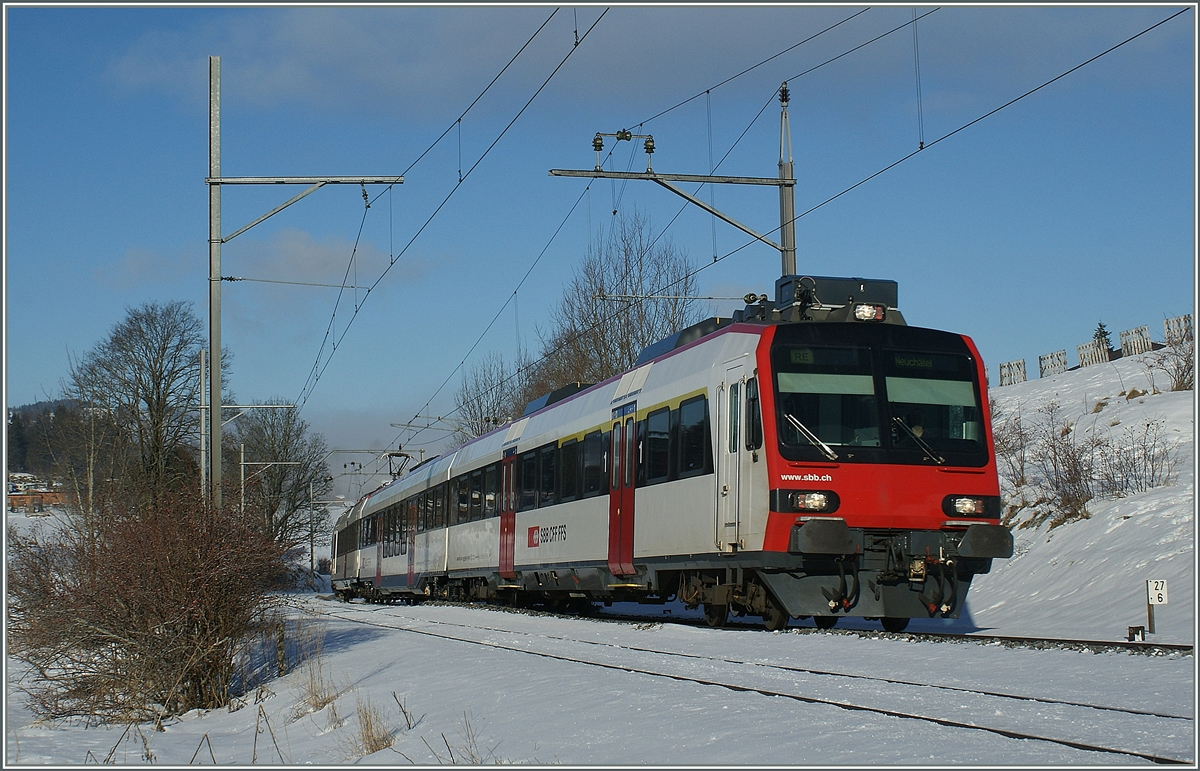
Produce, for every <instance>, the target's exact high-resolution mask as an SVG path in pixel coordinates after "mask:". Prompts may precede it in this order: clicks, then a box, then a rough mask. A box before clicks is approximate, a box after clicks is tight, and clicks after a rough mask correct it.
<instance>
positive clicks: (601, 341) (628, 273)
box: [539, 212, 701, 388]
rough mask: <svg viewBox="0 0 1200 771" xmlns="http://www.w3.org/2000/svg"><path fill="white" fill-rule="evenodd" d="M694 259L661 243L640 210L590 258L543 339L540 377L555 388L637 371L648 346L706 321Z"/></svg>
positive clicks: (554, 312) (577, 273)
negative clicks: (697, 295) (697, 296)
mask: <svg viewBox="0 0 1200 771" xmlns="http://www.w3.org/2000/svg"><path fill="white" fill-rule="evenodd" d="M691 269H692V266H691V263H690V262H689V260H688V258H687V255H686V254H685V253H683V252H681V251H680V250H678V249H677V248H676V247H675V246H674V245H672V244H671V243H670V242H669V241H662V240H658V239H655V238H654V232H653V229H652V228H651V225H650V220H649V219H648V218H646V217H644V216H643V215H641V214H639V213H637V212H634V213H633V214H631V215H630V216H628V217H624V218H621V219H619V220H618V221H617V223H616V226H615V227H614V228H613V229H612V230H611V231H610V233H609V236H608V238H606V239H604V240H602V241H599V242H598V243H597V244H596V246H595V248H594V249H593V250H592V252H591V253H590V254H589V255H588V256H587V257H586V258H585V259H584V261H583V262H582V263H581V264H580V266H579V268H578V269H577V270H576V271H575V275H574V277H573V278H572V280H571V282H570V283H569V284H568V285H567V286H566V288H565V289H564V291H563V296H562V298H561V299H560V300H559V302H558V305H557V306H556V307H555V308H554V309H553V310H552V311H551V312H550V318H551V320H552V322H553V326H552V327H551V328H550V330H548V332H547V333H545V334H539V337H540V338H541V343H542V353H543V355H544V357H545V358H544V359H543V362H542V367H541V372H540V379H542V380H544V381H545V383H546V384H547V385H550V386H551V388H557V387H559V386H562V385H566V384H567V383H571V382H584V383H597V382H599V381H601V380H604V379H606V378H609V377H612V376H613V375H616V374H618V373H620V372H623V371H625V370H627V369H629V368H630V367H632V366H633V363H634V361H635V360H636V359H637V356H638V354H639V353H641V351H642V349H643V348H645V347H646V346H647V345H650V344H651V343H654V342H657V341H659V340H661V339H663V338H664V337H667V336H668V335H671V334H673V333H675V332H677V331H679V330H680V329H683V328H684V327H686V326H688V325H690V324H693V323H695V322H697V321H699V320H700V317H701V309H700V307H699V303H697V301H696V300H694V299H690V298H691V296H692V295H694V294H695V290H696V279H695V277H694V276H693V275H692V272H691Z"/></svg>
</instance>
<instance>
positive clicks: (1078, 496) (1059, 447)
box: [1031, 401, 1103, 527]
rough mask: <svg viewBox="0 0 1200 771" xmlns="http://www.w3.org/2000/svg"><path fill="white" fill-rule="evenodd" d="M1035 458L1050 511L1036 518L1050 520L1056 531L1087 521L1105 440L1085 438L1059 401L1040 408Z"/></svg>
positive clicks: (1091, 437) (1035, 441)
mask: <svg viewBox="0 0 1200 771" xmlns="http://www.w3.org/2000/svg"><path fill="white" fill-rule="evenodd" d="M1038 415H1039V421H1038V423H1037V425H1036V426H1035V428H1034V444H1033V447H1032V452H1031V458H1032V460H1033V462H1034V463H1035V464H1036V465H1037V468H1038V470H1039V471H1040V472H1041V477H1042V486H1043V488H1044V491H1045V494H1046V497H1047V498H1048V499H1049V502H1050V504H1051V505H1050V508H1049V509H1048V510H1043V512H1042V513H1041V514H1039V515H1037V516H1036V517H1035V519H1037V522H1036V523H1035V524H1040V523H1041V521H1045V520H1046V519H1050V524H1051V526H1052V527H1054V526H1057V525H1061V524H1064V523H1066V522H1070V521H1073V520H1076V519H1087V517H1088V516H1089V515H1088V510H1087V503H1088V501H1090V500H1091V499H1092V498H1094V497H1095V491H1094V489H1093V483H1094V473H1093V469H1094V465H1095V460H1096V451H1097V449H1098V447H1099V445H1100V444H1102V442H1103V440H1100V439H1098V438H1097V437H1095V436H1089V437H1083V436H1080V435H1079V432H1078V431H1076V430H1075V427H1074V426H1072V425H1071V423H1070V422H1069V421H1067V420H1066V419H1065V418H1064V417H1063V414H1062V407H1061V405H1060V404H1059V403H1058V402H1057V401H1051V402H1048V403H1047V404H1044V405H1042V406H1041V407H1039V408H1038Z"/></svg>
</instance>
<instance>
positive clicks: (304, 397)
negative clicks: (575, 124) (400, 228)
mask: <svg viewBox="0 0 1200 771" xmlns="http://www.w3.org/2000/svg"><path fill="white" fill-rule="evenodd" d="M607 13H608V9H607V8H605V9H604V11H603V12H602V13H601V14H600V16H599V17H597V19H596V20H595V21H594V22H592V26H590V27H588V29H587V30H586V31H585V32H584V33H583V36H582V37H581V38H580V42H581V43H582V42H583V40H585V39H586V38H587V36H588V35H590V34H591V32H592V30H594V29H595V28H596V26H597V25H598V24H599V23H600V21H601V20H602V19H603V18H604V16H605V15H606V14H607ZM551 16H553V14H551ZM548 22H549V19H547V23H548ZM544 26H545V24H543V27H544ZM540 29H541V28H539V31H540ZM534 34H535V36H536V34H537V33H534ZM531 40H532V38H531ZM526 45H528V43H526ZM577 49H578V46H572V48H571V50H570V51H568V52H567V55H566V56H564V57H563V58H562V60H561V61H560V62H559V63H558V65H557V66H555V68H554V70H553V71H552V72H551V73H550V74H549V75H548V76H547V77H546V79H545V81H543V82H542V84H541V85H540V86H538V89H537V90H536V91H535V92H534V93H533V95H532V96H531V97H529V99H528V100H527V101H526V102H525V104H524V105H522V107H521V109H520V110H518V111H517V114H516V115H514V116H513V118H512V120H511V121H509V123H508V124H507V125H506V126H505V127H504V129H503V130H501V132H500V133H499V135H498V136H497V137H496V138H495V139H494V140H493V141H492V143H491V144H490V145H488V147H487V149H485V150H484V151H483V153H482V154H481V155H480V156H479V158H478V159H476V161H475V163H474V164H472V165H471V167H470V168H469V169H467V171H466V173H465V174H463V176H462V179H461V180H460V181H459V182H458V183H457V184H455V185H454V187H453V188H451V190H450V192H449V193H448V194H447V195H446V197H445V198H444V199H443V200H442V202H441V203H440V204H438V206H437V208H436V209H434V211H433V213H432V214H430V215H429V217H428V218H427V219H426V220H425V222H424V223H423V224H422V225H421V227H420V228H419V229H418V230H417V232H416V233H414V234H413V236H412V238H410V239H409V241H408V242H407V243H406V244H405V246H404V248H403V249H401V250H400V251H399V252H398V253H397V254H396V255H395V256H393V257H392V260H391V262H390V263H389V265H388V266H387V267H385V268H384V269H383V272H382V273H381V274H380V275H379V277H378V278H376V279H375V281H374V282H373V283H372V284H371V285H370V287H369V288H368V289H367V290H366V291H367V294H366V297H369V296H370V294H371V292H372V291H374V289H375V287H377V286H378V285H379V282H381V281H382V280H383V279H384V277H385V276H386V275H387V274H388V272H389V271H390V270H391V268H392V267H393V266H394V265H395V264H396V260H397V259H399V258H400V257H401V256H403V255H404V253H405V252H407V251H408V249H409V247H411V246H412V244H413V242H415V241H416V240H417V238H418V237H420V235H421V233H422V232H424V230H425V228H427V227H428V226H429V223H431V222H432V221H433V219H434V218H435V217H437V215H438V213H440V212H441V210H442V208H443V207H444V206H445V205H446V204H447V203H448V202H449V201H450V199H451V198H452V197H453V196H454V194H455V192H457V191H458V189H459V188H460V187H461V186H462V185H463V183H465V182H466V181H467V179H468V178H469V177H470V176H471V174H472V172H474V171H475V169H476V168H478V166H479V164H480V163H482V162H483V159H484V158H486V157H487V156H488V154H490V153H491V151H492V150H493V149H494V148H495V147H496V145H497V144H498V143H499V142H500V140H501V139H503V138H504V136H505V134H507V133H508V131H509V129H511V128H512V126H513V124H515V123H516V122H517V120H518V119H519V118H520V117H521V115H523V114H524V113H525V111H526V110H527V109H528V108H529V105H530V104H532V103H533V100H534V99H536V98H537V97H538V95H539V94H541V93H542V91H543V90H544V89H545V88H546V86H547V85H548V84H549V83H550V80H551V79H553V78H554V76H555V75H556V74H557V73H558V71H559V70H560V69H562V67H563V65H565V64H566V63H567V60H568V59H570V58H571V55H572V54H574V53H575V51H576V50H577ZM521 50H524V47H522V49H521ZM518 55H519V52H518ZM514 59H515V57H514ZM510 64H511V62H510ZM505 69H507V65H506V66H505ZM498 77H499V75H497V78H498ZM492 82H493V83H494V82H495V79H493V81H492ZM489 88H490V84H489ZM485 90H486V89H485ZM481 96H482V95H481ZM478 101H479V97H477V98H476V100H475V102H472V103H471V105H472V106H474V104H475V103H476V102H478ZM468 109H470V108H469V107H468ZM465 114H466V113H465V112H464V115H465ZM452 127H453V124H452V125H451V128H452ZM448 131H449V129H447V132H448ZM426 152H428V151H426ZM422 157H424V153H423V154H422ZM418 160H419V159H418ZM415 163H416V162H415V161H414V165H415ZM409 168H412V166H410V167H409ZM365 216H366V212H365V211H364V218H365ZM361 230H362V228H361V226H360V228H359V233H360V237H361ZM355 243H356V247H357V241H356V242H355ZM366 297H364V298H363V300H364V302H365V300H366ZM339 299H340V298H339ZM360 308H361V305H359V304H357V303H356V307H355V310H354V313H353V315H351V317H350V319H349V321H347V323H346V326H345V327H344V328H343V330H342V334H341V335H340V336H338V337H337V339H336V340H335V341H334V342H333V344H332V350H331V351H330V355H329V356H328V357H327V358H326V359H325V363H324V365H321V354H322V353H323V352H324V350H325V343H324V341H323V342H322V345H321V348H320V349H319V350H318V352H317V360H316V362H315V363H314V364H313V372H312V374H311V375H310V376H309V379H308V380H307V381H306V382H305V385H304V388H302V389H301V396H300V397H299V398H298V399H297V400H296V401H297V404H299V405H300V407H301V408H303V407H304V405H305V404H306V403H307V401H308V398H309V396H310V395H311V394H312V388H313V387H315V386H316V383H317V382H318V381H319V380H320V378H321V375H322V374H324V372H325V369H326V368H328V366H329V362H330V361H331V360H332V359H333V353H335V352H336V351H337V347H338V345H339V344H340V343H341V341H342V340H344V339H345V337H346V334H347V333H348V332H349V330H350V327H351V325H353V323H354V320H355V319H356V318H357V317H358V312H359V310H360ZM334 314H335V316H336V307H335V310H334ZM333 323H334V321H333V318H331V319H330V325H329V329H330V330H332V328H333ZM329 336H330V333H329V332H327V333H326V340H328V339H329Z"/></svg>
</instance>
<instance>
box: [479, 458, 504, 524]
mask: <svg viewBox="0 0 1200 771" xmlns="http://www.w3.org/2000/svg"><path fill="white" fill-rule="evenodd" d="M499 477H500V467H499V466H498V465H496V464H495V463H493V464H492V465H490V466H488V467H487V468H486V469H484V470H483V518H484V519H488V518H489V517H494V516H496V494H497V482H498V481H499Z"/></svg>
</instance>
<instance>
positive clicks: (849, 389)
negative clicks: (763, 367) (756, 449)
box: [773, 346, 880, 460]
mask: <svg viewBox="0 0 1200 771" xmlns="http://www.w3.org/2000/svg"><path fill="white" fill-rule="evenodd" d="M773 358H774V363H775V370H776V372H775V384H776V389H777V391H778V394H779V398H778V400H777V403H778V410H779V436H780V440H781V441H782V443H783V444H784V445H785V446H786V445H790V446H792V447H794V448H797V449H802V450H803V452H804V454H805V455H806V457H807V456H811V457H812V459H813V460H817V459H819V458H829V459H830V460H832V459H833V458H832V457H830V456H831V454H833V453H834V452H835V451H834V450H833V449H832V448H833V447H835V446H840V445H849V446H855V447H879V446H880V443H879V418H878V410H877V407H876V400H875V380H874V377H873V376H872V373H871V355H870V351H869V350H868V349H866V348H826V347H819V346H811V347H803V346H781V347H780V348H779V349H778V350H776V351H775V353H774V356H773Z"/></svg>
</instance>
